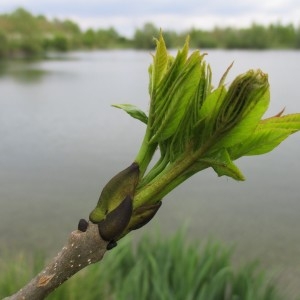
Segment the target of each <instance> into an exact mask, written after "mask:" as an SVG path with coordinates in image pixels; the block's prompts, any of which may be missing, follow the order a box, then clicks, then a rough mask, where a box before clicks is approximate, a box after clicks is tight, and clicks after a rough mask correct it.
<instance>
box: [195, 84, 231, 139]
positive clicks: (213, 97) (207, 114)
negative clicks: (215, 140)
mask: <svg viewBox="0 0 300 300" xmlns="http://www.w3.org/2000/svg"><path fill="white" fill-rule="evenodd" d="M225 95H226V89H225V87H224V86H221V87H219V88H217V89H215V90H214V91H213V92H211V93H210V94H209V95H208V96H207V97H206V99H205V101H204V103H203V105H202V107H201V109H200V112H199V121H198V124H196V125H195V130H196V131H198V134H199V136H200V135H201V139H202V141H201V144H202V143H204V142H205V141H206V140H208V139H209V138H210V137H211V136H212V134H213V125H214V123H215V122H214V120H215V119H216V116H217V113H218V110H219V108H220V105H221V103H222V102H223V100H224V97H225ZM198 125H199V126H198ZM200 130H202V133H201V132H200ZM199 138H200V137H199Z"/></svg>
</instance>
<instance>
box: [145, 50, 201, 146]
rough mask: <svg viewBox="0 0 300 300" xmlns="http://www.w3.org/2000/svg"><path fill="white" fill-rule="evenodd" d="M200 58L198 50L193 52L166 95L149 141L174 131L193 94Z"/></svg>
mask: <svg viewBox="0 0 300 300" xmlns="http://www.w3.org/2000/svg"><path fill="white" fill-rule="evenodd" d="M200 60H201V57H200V55H199V53H198V52H194V53H193V54H192V55H191V57H190V58H189V60H188V61H187V63H186V64H185V66H184V68H183V70H182V72H181V73H180V74H179V76H178V78H177V80H176V81H175V82H174V84H173V87H172V89H171V91H169V92H168V94H167V95H166V99H165V100H164V101H166V103H168V105H165V109H164V110H161V111H160V112H159V116H158V117H157V118H155V120H154V123H153V129H154V131H155V134H154V135H153V137H152V138H151V141H150V143H154V142H161V141H163V140H165V139H167V138H168V137H170V136H171V135H172V134H174V133H175V131H176V129H177V127H178V125H179V124H180V122H181V120H182V117H183V116H184V113H185V110H186V107H187V106H188V102H189V101H190V99H191V98H192V97H193V95H194V94H195V91H196V89H197V86H198V81H199V77H200V72H201V70H200V66H199V64H200Z"/></svg>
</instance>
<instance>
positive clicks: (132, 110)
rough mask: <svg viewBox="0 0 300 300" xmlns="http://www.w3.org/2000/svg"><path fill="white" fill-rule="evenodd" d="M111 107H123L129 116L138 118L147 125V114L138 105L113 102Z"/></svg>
mask: <svg viewBox="0 0 300 300" xmlns="http://www.w3.org/2000/svg"><path fill="white" fill-rule="evenodd" d="M112 106H113V107H116V108H120V109H123V110H124V111H126V112H127V113H128V114H129V115H130V116H131V117H133V118H135V119H138V120H140V121H142V122H143V123H145V124H146V125H147V123H148V117H147V115H146V114H145V113H144V112H143V111H142V110H140V109H139V108H138V107H136V106H135V105H132V104H113V105H112Z"/></svg>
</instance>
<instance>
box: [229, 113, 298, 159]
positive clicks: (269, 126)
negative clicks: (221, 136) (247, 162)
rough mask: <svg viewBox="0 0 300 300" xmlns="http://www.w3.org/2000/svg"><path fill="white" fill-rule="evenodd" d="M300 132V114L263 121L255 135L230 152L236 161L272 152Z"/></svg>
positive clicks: (235, 146) (232, 148)
mask: <svg viewBox="0 0 300 300" xmlns="http://www.w3.org/2000/svg"><path fill="white" fill-rule="evenodd" d="M299 130H300V114H292V115H286V116H282V117H272V118H268V119H265V120H262V121H261V122H260V123H259V125H258V126H257V128H256V130H255V131H254V133H253V134H252V135H251V136H250V137H249V138H248V139H246V140H244V141H243V142H242V143H239V144H237V145H234V146H233V147H231V148H230V149H229V152H230V154H231V156H232V157H234V159H236V158H238V157H241V156H244V155H260V154H265V153H267V152H270V151H272V150H273V149H274V148H276V147H277V146H278V145H279V144H280V143H281V142H282V141H284V140H285V139H286V138H287V137H288V136H290V135H291V134H293V133H295V132H297V131H299Z"/></svg>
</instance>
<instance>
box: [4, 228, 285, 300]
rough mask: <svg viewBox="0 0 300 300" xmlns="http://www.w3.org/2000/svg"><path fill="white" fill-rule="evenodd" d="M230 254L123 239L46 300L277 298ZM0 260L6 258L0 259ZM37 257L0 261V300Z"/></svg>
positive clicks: (32, 270)
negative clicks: (237, 263) (100, 260)
mask: <svg viewBox="0 0 300 300" xmlns="http://www.w3.org/2000/svg"><path fill="white" fill-rule="evenodd" d="M231 254H232V251H231V250H229V249H228V248H225V247H224V246H222V245H220V244H218V243H211V242H210V243H207V244H206V245H202V246H199V245H198V244H196V243H187V241H186V239H185V237H184V233H183V232H179V233H177V234H175V235H174V236H172V237H170V238H167V239H165V238H162V237H155V238H151V237H149V236H144V237H143V238H142V239H141V240H140V241H139V243H138V244H137V245H133V243H132V241H131V240H130V239H128V238H125V239H123V240H122V241H121V242H119V245H118V246H117V247H116V248H114V249H113V250H111V251H110V252H109V253H107V254H106V255H105V257H104V260H103V261H102V262H101V263H98V264H95V265H91V266H89V267H88V268H86V269H84V270H82V271H81V272H79V273H78V274H77V275H75V276H74V277H73V278H71V279H70V280H69V281H68V282H66V283H65V284H63V285H62V286H61V287H59V288H58V289H57V290H56V291H55V292H54V293H52V294H51V295H50V296H49V297H48V298H47V299H64V300H75V299H85V300H92V299H95V300H96V299H97V300H99V299H107V300H141V299H142V300H168V299H170V300H171V299H172V300H176V299H178V300H195V299H196V300H202V299H203V300H227V299H228V300H229V299H230V300H276V299H282V298H280V296H279V293H278V291H277V290H276V287H275V285H274V283H272V281H270V279H269V278H268V277H267V276H266V275H265V274H264V273H263V272H261V270H260V269H259V266H257V264H254V263H251V264H249V265H247V266H243V267H240V268H234V267H233V266H232V263H231ZM5 257H8V256H7V255H5ZM43 261H44V260H43V259H42V257H41V256H39V257H37V258H36V256H35V259H34V260H28V258H26V257H25V256H24V255H18V256H16V257H14V258H13V259H12V258H11V260H8V259H7V258H6V259H3V257H2V258H1V259H0V270H1V272H0V298H2V297H4V296H7V295H9V294H12V293H14V292H15V291H16V290H18V289H19V288H21V287H22V285H24V284H25V283H26V282H27V281H28V280H29V279H30V278H31V277H32V276H33V275H34V274H36V273H37V272H39V271H40V270H41V268H42V266H43Z"/></svg>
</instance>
